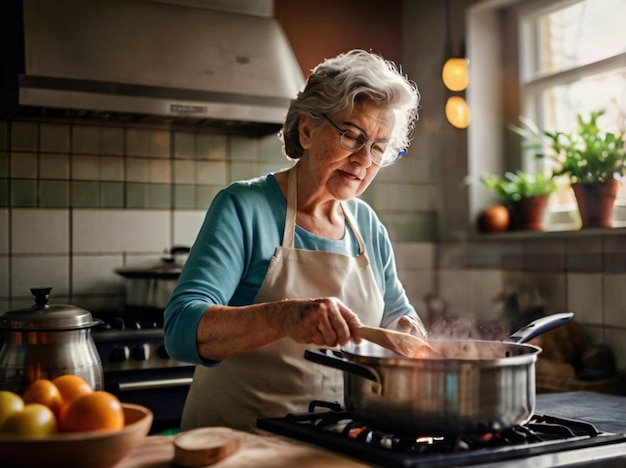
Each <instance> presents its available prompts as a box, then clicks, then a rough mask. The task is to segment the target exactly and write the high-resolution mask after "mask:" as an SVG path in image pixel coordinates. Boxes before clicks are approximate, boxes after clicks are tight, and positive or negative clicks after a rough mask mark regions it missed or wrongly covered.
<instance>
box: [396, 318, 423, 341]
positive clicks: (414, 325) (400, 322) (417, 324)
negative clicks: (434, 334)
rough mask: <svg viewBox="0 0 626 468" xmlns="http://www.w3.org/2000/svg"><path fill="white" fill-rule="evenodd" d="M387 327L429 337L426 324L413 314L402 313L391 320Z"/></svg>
mask: <svg viewBox="0 0 626 468" xmlns="http://www.w3.org/2000/svg"><path fill="white" fill-rule="evenodd" d="M387 328H389V329H390V330H396V331H400V332H404V333H408V334H409V335H413V336H417V337H419V338H424V339H426V338H428V333H426V329H425V328H424V325H423V324H422V322H421V321H420V320H419V319H418V318H416V317H414V316H413V315H402V316H401V317H398V318H397V319H395V320H394V321H393V322H391V323H390V324H389V325H388V326H387Z"/></svg>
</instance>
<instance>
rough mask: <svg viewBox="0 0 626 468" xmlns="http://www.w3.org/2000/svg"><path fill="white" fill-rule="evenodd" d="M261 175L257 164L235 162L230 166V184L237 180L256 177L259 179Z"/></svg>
mask: <svg viewBox="0 0 626 468" xmlns="http://www.w3.org/2000/svg"><path fill="white" fill-rule="evenodd" d="M259 175H260V171H259V168H258V165H257V163H253V162H250V163H237V162H233V163H231V164H230V178H229V182H233V181H235V180H246V179H252V178H254V177H258V176H259Z"/></svg>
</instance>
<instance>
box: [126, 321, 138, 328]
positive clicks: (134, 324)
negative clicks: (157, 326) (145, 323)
mask: <svg viewBox="0 0 626 468" xmlns="http://www.w3.org/2000/svg"><path fill="white" fill-rule="evenodd" d="M126 328H127V329H128V330H141V324H140V323H139V322H126Z"/></svg>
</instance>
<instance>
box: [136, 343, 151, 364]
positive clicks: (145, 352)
mask: <svg viewBox="0 0 626 468" xmlns="http://www.w3.org/2000/svg"><path fill="white" fill-rule="evenodd" d="M133 359H134V360H135V361H147V360H148V359H150V346H149V345H148V343H144V344H141V345H138V346H135V347H134V348H133Z"/></svg>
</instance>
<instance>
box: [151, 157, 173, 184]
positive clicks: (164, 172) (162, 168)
mask: <svg viewBox="0 0 626 468" xmlns="http://www.w3.org/2000/svg"><path fill="white" fill-rule="evenodd" d="M149 177H150V182H154V183H160V184H169V183H170V182H171V179H172V165H171V163H170V161H169V159H151V160H150V176H149Z"/></svg>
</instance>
